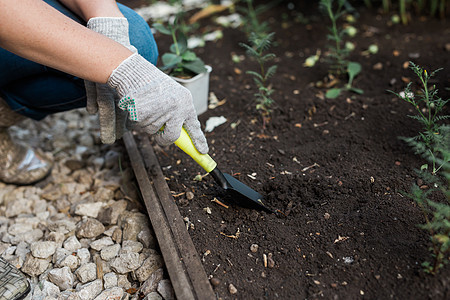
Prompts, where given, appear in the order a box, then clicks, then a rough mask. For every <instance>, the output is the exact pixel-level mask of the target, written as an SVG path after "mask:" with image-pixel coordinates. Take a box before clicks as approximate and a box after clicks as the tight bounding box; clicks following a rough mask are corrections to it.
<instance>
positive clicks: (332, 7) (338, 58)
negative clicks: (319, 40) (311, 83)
mask: <svg viewBox="0 0 450 300" xmlns="http://www.w3.org/2000/svg"><path fill="white" fill-rule="evenodd" d="M320 7H321V8H322V9H323V10H324V12H325V13H326V15H327V16H328V18H329V19H330V21H331V27H329V28H328V30H329V32H330V33H329V34H328V35H327V39H328V40H329V41H331V42H332V43H331V44H330V46H329V52H328V54H327V62H328V63H329V64H330V66H331V69H330V71H329V72H330V73H331V74H332V75H336V76H337V77H343V76H347V77H348V81H347V83H346V84H345V85H344V86H343V87H336V88H332V89H329V90H328V91H327V92H326V94H325V96H326V97H327V98H336V97H338V96H339V95H340V94H341V92H342V91H344V90H346V91H351V92H355V93H358V94H362V93H363V91H362V90H361V89H357V88H354V87H352V84H353V80H354V79H355V77H356V76H357V75H358V74H359V73H361V65H360V64H359V63H357V62H352V61H349V60H348V59H347V58H348V56H349V54H350V52H351V51H352V50H353V49H354V44H353V43H351V42H349V41H344V37H345V36H350V37H352V36H355V35H356V33H357V30H356V28H355V27H353V26H346V27H344V28H340V27H338V20H339V18H340V17H342V16H343V15H344V14H347V13H349V12H351V11H353V8H352V7H351V6H350V4H349V3H348V2H347V1H346V0H337V1H335V0H321V1H320Z"/></svg>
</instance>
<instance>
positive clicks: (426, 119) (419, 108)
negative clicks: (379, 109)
mask: <svg viewBox="0 0 450 300" xmlns="http://www.w3.org/2000/svg"><path fill="white" fill-rule="evenodd" d="M410 69H411V70H412V71H413V72H414V73H415V74H416V75H417V77H418V78H419V80H420V83H421V88H420V90H419V91H418V92H417V93H414V92H413V90H412V82H410V83H409V84H408V85H407V87H406V88H405V90H404V91H403V92H400V93H395V92H392V91H390V92H392V93H393V94H395V95H396V96H397V97H398V98H400V99H402V100H404V101H406V102H408V103H409V104H411V105H412V106H413V108H414V110H415V111H416V115H413V116H410V117H411V118H413V119H415V120H417V121H419V122H420V124H421V125H422V129H423V131H422V132H420V133H419V135H417V136H415V137H412V138H402V139H403V140H405V141H406V142H408V141H410V140H419V141H420V142H421V143H423V145H424V147H425V148H426V149H427V151H428V153H429V155H430V156H431V157H434V156H435V154H434V153H435V151H434V148H433V147H434V145H438V144H440V143H441V142H440V140H441V139H442V132H441V130H442V128H443V127H442V123H443V121H444V120H448V119H450V115H442V114H441V113H442V112H443V109H444V107H445V105H446V104H447V103H448V101H449V99H447V100H444V99H442V98H441V97H439V96H438V89H436V87H435V86H434V85H433V86H432V87H430V86H429V85H428V82H429V80H430V78H431V77H433V76H435V74H436V72H438V71H440V70H441V69H437V70H435V71H433V72H431V73H428V72H427V71H426V70H425V69H423V68H421V67H420V66H417V65H416V64H414V63H413V62H410ZM431 162H432V166H431V168H432V171H431V172H432V173H433V174H435V173H436V172H437V171H438V169H439V166H438V165H437V164H436V159H431Z"/></svg>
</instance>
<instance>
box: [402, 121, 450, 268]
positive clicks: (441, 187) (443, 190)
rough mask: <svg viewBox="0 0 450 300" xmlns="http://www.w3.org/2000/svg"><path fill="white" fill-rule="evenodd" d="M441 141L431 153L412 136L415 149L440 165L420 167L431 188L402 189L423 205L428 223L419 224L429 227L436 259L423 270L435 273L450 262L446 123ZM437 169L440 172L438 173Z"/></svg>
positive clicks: (448, 128)
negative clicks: (434, 199)
mask: <svg viewBox="0 0 450 300" xmlns="http://www.w3.org/2000/svg"><path fill="white" fill-rule="evenodd" d="M441 132H442V139H441V140H442V141H441V142H440V143H439V144H437V145H434V147H433V148H434V153H433V155H430V152H429V149H427V147H426V146H425V145H424V143H423V142H422V141H420V140H409V143H408V144H409V145H411V146H412V147H413V148H414V149H415V150H416V153H419V154H421V155H422V156H423V157H424V158H425V159H426V160H427V161H428V162H430V163H433V164H435V163H436V162H437V164H438V165H439V166H440V167H439V168H438V169H437V170H436V172H435V173H434V174H433V173H429V172H428V170H427V169H426V168H422V169H421V170H418V171H417V173H418V175H419V176H420V177H421V178H422V179H423V180H424V182H425V183H427V186H428V188H426V189H425V188H422V187H419V186H418V185H416V184H414V185H413V186H412V188H411V192H410V193H403V194H404V195H406V196H407V197H409V198H411V199H412V200H414V201H415V202H416V203H417V205H418V206H419V208H420V209H421V211H422V213H423V215H424V218H425V224H422V225H419V227H420V228H422V229H424V230H426V231H428V233H429V235H430V240H431V244H432V246H431V247H430V248H429V249H430V252H431V256H432V257H433V262H430V261H425V262H423V263H422V267H423V268H424V271H425V272H426V273H429V274H436V273H437V272H438V271H439V269H441V268H442V267H443V266H444V265H446V264H448V262H449V259H448V257H449V253H450V163H449V160H450V149H449V147H450V146H449V145H450V126H447V125H443V126H442V129H441ZM437 171H439V172H440V174H439V175H441V176H436V175H438V174H437ZM431 195H434V196H435V197H442V198H443V200H442V201H439V202H438V201H433V200H431V199H430V196H431Z"/></svg>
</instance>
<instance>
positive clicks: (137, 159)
mask: <svg viewBox="0 0 450 300" xmlns="http://www.w3.org/2000/svg"><path fill="white" fill-rule="evenodd" d="M123 140H124V143H125V146H126V148H127V151H128V154H129V156H130V160H131V165H132V167H133V170H134V173H135V175H136V178H137V181H138V184H139V188H140V190H141V194H142V198H143V199H144V203H145V206H146V208H147V212H148V215H149V218H150V222H151V223H152V226H153V229H154V231H155V235H156V238H157V240H158V243H159V246H160V248H161V252H162V255H163V258H164V261H165V263H166V268H167V271H168V273H169V276H170V279H171V282H172V286H173V288H174V291H175V295H176V297H177V299H199V300H203V299H205V300H209V299H215V298H216V297H215V295H214V292H213V290H212V287H211V285H210V283H209V281H208V279H207V276H206V272H205V270H204V268H203V266H202V264H201V261H200V257H199V255H198V252H197V251H196V250H195V247H194V244H193V242H192V240H191V238H190V236H189V234H188V232H187V230H186V228H185V225H184V221H183V219H182V216H181V214H180V212H179V210H178V208H177V206H176V204H175V201H174V199H173V197H172V196H171V194H170V190H169V188H168V186H167V183H166V182H165V179H164V175H163V174H162V171H161V167H160V165H159V162H158V160H157V158H156V156H155V154H154V152H153V148H152V146H151V144H150V141H149V140H148V137H147V136H146V135H145V136H144V135H143V136H141V138H140V142H139V147H138V145H137V143H136V140H135V138H134V136H133V135H132V134H131V133H130V132H127V133H126V134H125V135H124V137H123ZM146 166H147V167H146ZM149 176H150V177H151V178H149ZM150 179H151V180H150Z"/></svg>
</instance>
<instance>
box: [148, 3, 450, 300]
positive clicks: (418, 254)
mask: <svg viewBox="0 0 450 300" xmlns="http://www.w3.org/2000/svg"><path fill="white" fill-rule="evenodd" d="M305 2H309V1H305ZM299 12H301V13H302V14H303V15H304V16H307V17H308V19H309V22H308V23H307V24H302V23H296V22H294V17H293V15H294V13H299ZM358 12H359V14H360V16H359V18H358V19H357V22H356V24H355V25H354V26H355V27H356V28H358V29H359V32H358V34H357V35H356V36H355V37H354V38H352V39H351V41H352V42H354V43H355V45H356V49H355V51H354V52H353V54H352V56H351V60H353V61H357V62H359V63H361V65H362V67H363V71H362V73H361V74H360V75H359V76H358V77H357V78H356V80H355V81H354V86H355V87H357V88H361V89H363V90H364V94H363V95H356V94H353V93H346V94H344V95H341V96H340V97H339V98H337V99H334V100H331V99H326V98H325V97H324V93H325V90H324V89H320V88H318V87H316V86H315V83H316V82H317V81H320V80H323V79H324V78H325V77H326V75H327V71H328V65H327V64H325V63H324V62H320V63H318V64H317V65H316V66H315V67H313V68H306V67H303V65H302V64H303V62H304V60H305V58H306V57H308V56H310V55H313V54H314V53H316V50H318V49H321V51H322V53H324V52H325V51H326V45H327V43H328V42H327V40H326V33H327V26H329V23H328V20H327V19H326V18H324V17H323V16H322V15H321V14H320V12H319V11H318V10H317V7H315V5H314V6H311V7H308V6H304V5H302V6H301V7H296V8H295V9H294V10H288V9H287V8H286V6H285V5H279V6H277V7H276V8H274V9H272V10H270V11H269V12H267V13H266V14H265V15H264V16H263V17H264V19H265V20H268V21H269V22H270V26H271V29H272V30H273V31H274V32H276V45H274V46H273V47H272V48H270V51H271V52H274V53H275V54H276V55H277V57H278V59H277V61H276V64H277V65H278V71H277V75H276V76H275V77H274V78H273V80H272V83H273V88H274V89H275V90H276V91H275V93H274V94H273V98H274V99H275V100H276V104H275V106H274V109H273V113H272V114H271V119H270V121H269V122H268V123H267V124H266V126H265V128H263V122H262V118H261V117H260V115H259V113H258V112H257V111H256V110H255V102H254V96H253V94H254V93H255V92H256V89H255V85H254V84H253V80H252V78H251V77H250V76H249V75H247V74H245V72H246V71H247V70H257V65H256V64H255V62H253V61H251V60H249V59H245V60H244V61H243V62H241V63H238V64H236V63H233V62H232V61H231V55H232V54H233V53H234V54H237V55H244V54H245V53H244V49H243V48H242V47H240V46H239V43H240V42H247V39H246V36H245V35H244V34H243V33H242V31H240V30H239V29H224V32H223V33H224V36H223V39H221V40H219V41H217V42H214V43H212V42H209V43H207V44H206V46H205V47H204V48H201V49H200V50H199V51H198V54H199V55H200V56H201V57H202V58H203V59H204V61H205V62H206V63H207V64H209V65H211V66H212V67H213V72H212V74H211V82H210V91H211V92H213V93H214V94H215V95H216V96H217V98H218V99H219V100H223V99H226V103H225V104H224V105H221V106H219V107H217V108H215V109H213V110H209V111H208V112H206V113H205V114H203V115H201V116H200V121H201V123H202V124H203V125H204V124H205V122H206V120H208V118H210V117H212V116H225V117H226V118H227V119H228V122H227V123H226V124H224V125H221V126H220V127H218V128H216V129H214V131H213V132H211V133H206V136H207V139H208V142H209V145H210V155H211V156H212V157H213V158H214V159H215V160H216V161H217V162H218V164H219V167H220V169H221V170H222V171H224V172H227V173H230V174H233V175H235V177H236V178H237V179H239V180H240V181H242V182H244V183H245V184H247V185H248V186H250V187H252V188H253V189H255V190H257V191H258V192H260V193H261V194H263V195H264V197H265V201H266V203H267V204H268V205H269V206H270V207H271V208H273V209H276V210H279V213H277V214H268V213H265V212H261V211H257V210H252V209H247V208H242V207H239V206H237V205H234V204H231V205H230V206H229V208H224V207H222V206H220V205H218V204H216V203H214V202H211V200H213V199H214V198H217V199H219V200H221V201H223V202H225V201H226V199H225V198H224V194H223V192H222V191H221V190H219V189H218V188H217V187H216V185H215V184H214V182H213V180H212V178H211V177H210V176H206V177H204V179H203V180H202V181H201V182H198V181H194V177H195V176H196V175H197V174H204V172H203V170H201V168H200V167H199V166H198V165H196V164H195V163H194V162H193V161H192V160H191V159H190V158H189V157H188V156H186V155H185V154H184V153H182V152H181V151H180V150H179V149H177V148H176V147H175V146H171V147H168V148H165V149H160V151H158V153H157V154H158V157H159V159H160V163H161V165H162V166H163V171H164V173H165V174H166V176H167V177H168V179H169V180H168V185H169V187H170V189H171V190H172V191H173V193H174V195H175V196H176V197H175V199H176V201H177V202H178V204H179V208H180V211H181V214H182V215H183V217H187V218H189V220H190V222H192V223H193V224H194V229H192V228H191V229H189V232H190V234H191V237H192V239H193V242H194V244H195V246H196V248H197V250H198V252H199V254H200V256H202V257H203V264H204V268H205V270H206V273H207V274H208V275H210V276H211V277H214V278H215V279H216V280H214V283H216V286H215V287H214V289H215V291H216V293H217V297H218V298H222V299H316V298H323V299H358V298H366V299H389V298H393V299H450V269H449V268H448V266H447V267H446V268H444V269H443V270H441V272H440V273H439V274H438V275H436V276H432V275H427V274H425V273H424V272H423V270H422V267H421V263H422V262H424V261H426V260H431V259H432V258H431V256H430V252H429V251H428V248H429V247H430V245H431V244H430V242H429V235H428V233H427V232H425V231H424V230H422V229H420V228H418V226H417V225H418V224H423V223H424V217H423V215H422V213H421V211H420V210H419V208H418V207H417V205H416V204H415V202H414V201H412V200H411V199H409V198H407V197H404V196H402V194H401V192H403V191H408V190H409V189H410V187H411V186H412V184H413V183H416V182H417V181H418V180H419V179H418V177H417V175H416V173H415V171H414V170H415V169H417V168H419V167H420V165H422V164H423V163H424V161H423V160H422V158H420V157H418V156H417V155H415V154H414V153H413V152H412V151H411V149H410V148H409V146H407V145H406V144H405V143H404V142H403V141H402V140H400V139H399V136H406V137H410V136H415V135H417V133H418V132H419V131H420V130H421V128H420V126H419V124H418V123H417V121H415V120H413V119H411V118H409V117H407V115H410V114H413V110H412V109H411V107H410V106H409V105H408V104H407V103H405V102H403V101H402V100H399V99H397V98H396V97H395V96H394V95H393V94H391V93H389V92H387V90H393V91H397V92H398V91H401V90H402V89H404V87H405V86H406V81H407V80H412V81H413V82H417V77H416V76H415V75H414V74H413V72H412V71H411V70H410V69H409V68H407V67H405V66H404V64H405V62H408V61H410V60H411V61H414V62H415V63H417V64H419V65H420V66H422V67H424V68H426V69H427V70H428V71H430V70H435V69H437V68H440V67H443V68H444V70H442V71H441V72H439V73H438V74H437V76H436V77H435V78H434V82H433V83H435V84H437V86H438V88H439V89H440V95H441V97H442V98H448V97H449V95H448V91H446V90H445V86H448V85H449V77H448V70H449V69H450V61H449V52H448V51H446V50H445V44H446V43H449V42H450V30H449V28H450V27H449V24H448V19H447V20H439V19H434V18H430V17H420V18H419V17H418V16H413V22H412V23H410V24H409V25H407V26H404V25H392V24H390V16H388V15H383V14H380V13H378V12H377V11H376V10H375V9H371V10H368V9H367V8H365V7H364V6H361V7H358ZM283 15H286V16H289V17H288V18H286V19H285V21H283V22H282V21H281V20H283V19H284V18H282V16H283ZM202 25H203V26H202V27H201V28H203V29H205V28H207V29H213V28H214V26H215V25H213V23H212V22H211V19H206V20H202ZM156 38H157V40H158V41H159V48H160V51H161V52H164V51H165V49H166V48H167V47H168V45H169V42H170V41H169V40H168V39H167V37H164V36H159V35H157V36H156ZM374 43H375V44H377V45H378V47H379V52H378V53H377V54H375V55H370V56H363V55H362V54H361V52H362V51H364V50H366V49H367V47H368V46H369V45H370V44H374ZM377 64H378V66H380V65H381V66H382V68H381V69H377V68H374V66H376V65H377ZM232 123H238V126H237V127H236V128H234V129H233V128H232V127H231V124H232ZM157 149H159V148H158V147H157ZM248 175H251V176H253V178H255V179H252V178H250V177H249V176H248ZM186 191H192V192H193V193H194V195H195V197H194V199H193V200H187V198H186V196H185V195H181V196H180V195H179V194H180V193H182V192H186ZM207 207H209V208H210V209H211V214H208V213H207V212H206V211H205V208H207ZM252 244H257V245H258V246H259V248H258V250H257V251H256V252H252V251H251V250H250V248H251V245H252ZM208 253H209V254H208ZM264 256H266V257H271V259H269V260H268V265H267V267H265V265H264V259H263V257H264ZM230 284H233V285H234V286H235V287H236V289H237V293H236V294H230V292H229V285H230Z"/></svg>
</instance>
